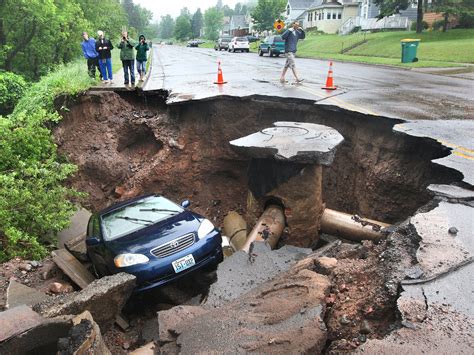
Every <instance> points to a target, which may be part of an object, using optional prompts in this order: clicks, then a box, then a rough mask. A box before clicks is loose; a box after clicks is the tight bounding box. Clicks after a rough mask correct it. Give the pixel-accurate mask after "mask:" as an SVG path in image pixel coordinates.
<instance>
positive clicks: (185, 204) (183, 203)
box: [181, 200, 191, 208]
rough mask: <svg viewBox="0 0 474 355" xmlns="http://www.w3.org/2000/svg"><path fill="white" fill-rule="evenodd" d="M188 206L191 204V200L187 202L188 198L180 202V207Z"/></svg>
mask: <svg viewBox="0 0 474 355" xmlns="http://www.w3.org/2000/svg"><path fill="white" fill-rule="evenodd" d="M189 206H191V202H189V200H184V201H183V202H181V207H183V208H188V207H189Z"/></svg>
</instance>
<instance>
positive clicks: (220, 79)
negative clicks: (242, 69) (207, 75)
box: [214, 62, 227, 84]
mask: <svg viewBox="0 0 474 355" xmlns="http://www.w3.org/2000/svg"><path fill="white" fill-rule="evenodd" d="M214 84H227V81H224V76H223V75H222V69H221V62H219V64H218V66H217V81H214Z"/></svg>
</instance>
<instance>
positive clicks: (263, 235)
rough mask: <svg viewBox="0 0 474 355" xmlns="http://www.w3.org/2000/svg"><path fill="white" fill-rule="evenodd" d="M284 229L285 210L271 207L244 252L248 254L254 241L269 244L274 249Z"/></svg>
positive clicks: (249, 237)
mask: <svg viewBox="0 0 474 355" xmlns="http://www.w3.org/2000/svg"><path fill="white" fill-rule="evenodd" d="M284 228H285V215H284V213H283V208H282V207H280V206H278V205H269V206H268V207H267V208H266V209H265V211H264V212H263V214H262V215H261V216H260V218H259V219H258V221H257V224H256V225H255V227H254V228H253V229H252V231H251V232H250V234H249V236H248V238H247V241H246V243H245V245H244V246H243V248H242V250H244V251H246V252H248V251H249V247H250V244H251V243H253V242H254V241H260V242H267V243H268V244H269V245H270V247H271V248H272V249H274V248H275V247H276V245H277V244H278V240H279V239H280V237H281V233H282V232H283V229H284Z"/></svg>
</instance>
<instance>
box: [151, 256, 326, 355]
mask: <svg viewBox="0 0 474 355" xmlns="http://www.w3.org/2000/svg"><path fill="white" fill-rule="evenodd" d="M303 265H308V263H303ZM309 265H312V263H309ZM329 289H330V281H329V279H328V277H327V276H324V275H320V274H317V273H316V272H314V271H311V270H309V269H307V268H304V267H302V266H301V264H300V265H298V264H297V265H296V266H295V267H294V268H293V269H291V270H289V271H287V272H284V273H282V274H280V275H278V276H277V277H275V278H273V279H272V280H270V281H267V282H265V283H264V284H261V285H260V286H258V287H257V288H256V289H254V290H251V291H250V292H248V293H246V294H243V295H241V296H240V297H238V298H235V299H233V300H232V301H230V302H229V303H227V304H224V305H222V306H221V307H219V308H210V309H204V308H202V310H200V312H203V313H202V314H199V312H196V310H194V309H193V311H192V312H191V311H190V310H191V309H190V308H189V307H182V308H180V309H176V308H174V309H171V310H168V311H163V312H159V316H158V319H159V330H160V334H165V336H164V338H163V340H162V338H161V337H160V342H162V341H163V344H161V345H162V346H161V347H160V349H161V350H162V351H165V352H166V351H168V350H169V351H171V352H173V351H176V350H179V352H180V353H182V354H196V353H244V352H245V353H246V352H252V351H254V352H257V353H282V354H289V353H305V352H306V353H315V354H316V353H320V352H321V351H322V350H323V348H324V346H325V344H326V326H325V324H324V321H323V318H324V314H325V297H326V295H327V294H328V293H329ZM167 315H170V317H171V318H174V319H177V320H179V321H177V322H163V321H162V320H163V319H165V318H166V316H167ZM197 334H199V336H197ZM170 338H174V341H169V340H170Z"/></svg>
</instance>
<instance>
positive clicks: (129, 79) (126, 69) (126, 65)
mask: <svg viewBox="0 0 474 355" xmlns="http://www.w3.org/2000/svg"><path fill="white" fill-rule="evenodd" d="M135 46H136V44H135V41H133V40H132V39H130V38H128V32H127V31H124V32H122V39H121V40H120V43H119V44H118V47H119V48H120V60H121V61H122V66H123V76H124V80H125V81H124V84H125V86H126V87H127V88H128V85H129V84H131V86H132V88H133V87H134V86H135V55H134V53H133V50H134V48H135Z"/></svg>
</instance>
